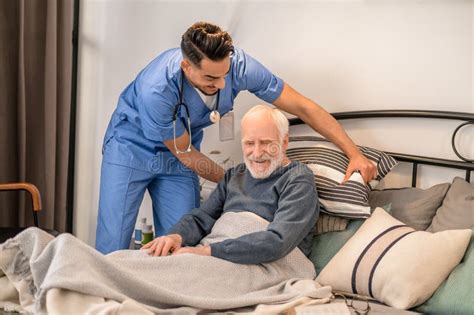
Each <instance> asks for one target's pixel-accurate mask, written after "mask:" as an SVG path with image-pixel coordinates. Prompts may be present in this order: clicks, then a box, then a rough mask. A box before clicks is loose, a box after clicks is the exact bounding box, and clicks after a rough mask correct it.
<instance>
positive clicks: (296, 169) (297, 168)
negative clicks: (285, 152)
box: [288, 161, 314, 181]
mask: <svg viewBox="0 0 474 315" xmlns="http://www.w3.org/2000/svg"><path fill="white" fill-rule="evenodd" d="M288 168H289V169H288V172H290V173H291V175H292V176H294V177H299V178H306V179H308V180H310V181H314V173H313V171H312V170H311V169H310V168H309V167H308V166H307V165H306V164H304V163H301V162H299V161H291V163H290V165H288Z"/></svg>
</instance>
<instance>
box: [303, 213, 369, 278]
mask: <svg viewBox="0 0 474 315" xmlns="http://www.w3.org/2000/svg"><path fill="white" fill-rule="evenodd" d="M362 223H364V220H363V219H357V220H351V221H349V224H348V225H347V229H345V230H344V231H335V232H329V233H324V234H320V235H316V236H315V237H314V238H313V245H312V247H311V255H310V256H309V259H311V261H312V262H313V265H314V268H315V269H316V274H319V273H320V272H321V270H323V268H324V267H325V266H326V265H327V263H328V262H329V261H330V260H331V258H333V257H334V255H336V254H337V252H338V251H339V250H340V249H341V248H342V246H344V244H345V243H346V242H347V241H348V240H349V239H350V238H351V237H352V235H354V234H355V232H357V230H358V229H359V228H360V226H361V225H362Z"/></svg>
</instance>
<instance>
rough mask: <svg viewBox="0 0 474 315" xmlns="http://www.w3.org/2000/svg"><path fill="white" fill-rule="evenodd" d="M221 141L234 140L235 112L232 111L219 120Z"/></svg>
mask: <svg viewBox="0 0 474 315" xmlns="http://www.w3.org/2000/svg"><path fill="white" fill-rule="evenodd" d="M219 140H221V141H227V140H234V112H233V111H230V112H228V113H227V114H225V115H224V116H222V117H221V119H220V120H219Z"/></svg>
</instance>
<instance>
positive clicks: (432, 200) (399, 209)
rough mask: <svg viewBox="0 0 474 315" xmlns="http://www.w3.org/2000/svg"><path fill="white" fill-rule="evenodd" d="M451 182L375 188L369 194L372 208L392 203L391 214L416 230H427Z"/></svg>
mask: <svg viewBox="0 0 474 315" xmlns="http://www.w3.org/2000/svg"><path fill="white" fill-rule="evenodd" d="M449 186H450V184H449V183H445V184H439V185H435V186H433V187H430V188H428V189H421V188H412V187H407V188H398V189H384V190H373V191H371V192H370V194H369V204H370V206H371V207H372V208H376V207H382V206H384V205H386V204H389V203H390V204H391V205H392V208H391V209H392V211H391V212H390V214H391V215H392V216H393V217H394V218H395V219H398V220H400V221H402V222H403V223H405V224H407V225H409V226H411V227H412V228H414V229H415V230H423V231H424V230H426V228H427V227H428V226H429V225H430V223H431V220H433V217H434V216H435V214H436V210H437V209H438V208H439V207H440V206H441V203H442V202H443V199H444V196H445V195H446V192H447V191H448V189H449Z"/></svg>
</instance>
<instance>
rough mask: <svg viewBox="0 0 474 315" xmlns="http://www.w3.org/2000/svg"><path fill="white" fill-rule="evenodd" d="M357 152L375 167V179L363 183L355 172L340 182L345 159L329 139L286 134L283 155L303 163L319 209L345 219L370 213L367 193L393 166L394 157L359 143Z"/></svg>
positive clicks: (361, 216)
mask: <svg viewBox="0 0 474 315" xmlns="http://www.w3.org/2000/svg"><path fill="white" fill-rule="evenodd" d="M308 140H311V141H308ZM359 149H360V151H361V152H362V154H364V156H365V157H366V158H367V159H369V160H370V161H371V162H372V163H373V164H374V165H375V166H376V168H377V178H376V179H375V180H372V181H370V183H369V185H366V184H365V183H364V180H363V178H362V176H361V175H360V173H358V172H355V173H353V174H352V176H351V177H350V178H349V180H348V181H347V182H346V183H345V184H344V185H341V182H342V180H343V179H344V176H345V174H346V170H347V166H348V165H349V159H348V158H347V156H346V155H345V154H344V153H343V152H342V151H341V150H340V149H339V148H338V147H336V146H335V145H334V144H332V143H331V142H329V141H327V140H325V139H322V138H317V137H308V136H300V137H290V143H289V145H288V150H287V151H286V155H287V156H288V158H289V159H290V160H295V161H300V162H302V163H304V164H306V165H307V166H308V167H309V168H310V169H311V170H312V171H313V173H314V181H315V183H316V188H317V191H318V197H319V201H320V203H321V211H322V212H324V213H327V214H330V215H333V216H339V217H343V218H348V219H357V218H367V217H369V216H370V206H369V201H368V199H369V192H370V190H371V189H373V188H374V187H375V186H376V185H377V184H378V183H379V181H380V180H382V178H384V177H385V175H387V174H388V172H390V170H391V169H392V168H393V167H395V165H397V161H395V159H394V158H392V157H391V156H389V155H387V154H386V153H384V152H381V151H378V150H375V149H372V148H368V147H362V146H359Z"/></svg>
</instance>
